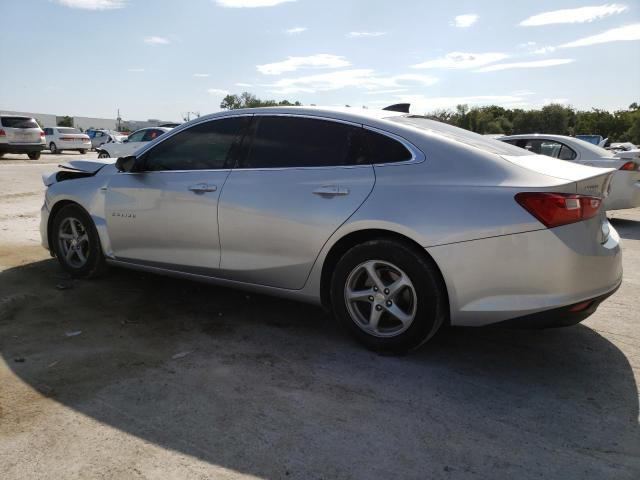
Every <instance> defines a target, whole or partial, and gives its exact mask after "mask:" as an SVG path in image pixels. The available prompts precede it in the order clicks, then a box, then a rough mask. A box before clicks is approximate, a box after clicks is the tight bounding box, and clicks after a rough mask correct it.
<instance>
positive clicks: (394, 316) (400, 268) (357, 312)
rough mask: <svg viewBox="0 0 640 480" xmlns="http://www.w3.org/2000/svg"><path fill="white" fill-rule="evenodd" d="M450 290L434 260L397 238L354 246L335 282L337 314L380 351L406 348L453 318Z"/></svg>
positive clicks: (333, 295)
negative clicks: (449, 309)
mask: <svg viewBox="0 0 640 480" xmlns="http://www.w3.org/2000/svg"><path fill="white" fill-rule="evenodd" d="M445 295H446V292H445V288H444V286H443V285H442V280H441V277H440V274H439V272H438V270H437V267H436V266H435V265H434V264H433V262H432V261H430V260H429V259H428V258H426V257H425V255H424V254H422V253H421V252H419V251H417V249H416V248H413V247H412V246H411V245H409V244H405V243H403V242H399V241H396V240H392V239H380V240H371V241H368V242H366V243H363V244H360V245H356V246H354V247H352V248H351V249H350V250H348V251H347V252H346V253H345V254H344V255H343V256H342V258H341V259H340V260H339V261H338V264H337V266H336V268H335V270H334V272H333V276H332V281H331V303H332V306H333V310H334V313H335V315H336V317H338V319H339V320H340V321H341V323H342V324H343V325H344V326H345V327H346V328H347V330H349V332H350V333H351V334H352V335H353V336H354V337H355V338H356V339H357V340H358V341H360V342H361V343H362V344H364V345H365V346H366V347H368V348H370V349H372V350H376V351H386V352H394V353H402V352H406V351H408V350H411V349H414V348H417V347H419V346H420V345H422V344H423V343H425V342H426V341H427V340H429V339H430V338H431V337H432V336H433V335H435V333H436V332H437V331H438V329H439V328H440V327H441V326H442V324H443V323H444V321H445V319H446V317H447V312H446V308H447V301H446V297H445Z"/></svg>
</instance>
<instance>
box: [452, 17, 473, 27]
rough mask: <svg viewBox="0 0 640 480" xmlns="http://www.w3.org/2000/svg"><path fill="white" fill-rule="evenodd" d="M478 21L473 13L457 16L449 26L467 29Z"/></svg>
mask: <svg viewBox="0 0 640 480" xmlns="http://www.w3.org/2000/svg"><path fill="white" fill-rule="evenodd" d="M477 21H478V15H476V14H475V13H467V14H465V15H458V16H457V17H455V18H454V19H453V21H452V22H451V25H453V26H454V27H458V28H468V27H470V26H471V25H473V24H474V23H476V22H477Z"/></svg>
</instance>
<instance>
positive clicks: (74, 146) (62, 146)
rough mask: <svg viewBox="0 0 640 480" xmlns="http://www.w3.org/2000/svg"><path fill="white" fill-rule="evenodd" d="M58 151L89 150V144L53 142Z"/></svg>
mask: <svg viewBox="0 0 640 480" xmlns="http://www.w3.org/2000/svg"><path fill="white" fill-rule="evenodd" d="M55 144H56V147H58V150H91V142H87V143H82V142H62V141H58V142H55Z"/></svg>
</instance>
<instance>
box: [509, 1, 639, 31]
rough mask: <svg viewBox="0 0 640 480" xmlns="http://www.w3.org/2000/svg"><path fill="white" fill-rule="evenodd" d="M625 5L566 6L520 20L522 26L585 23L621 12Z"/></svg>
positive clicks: (625, 8) (624, 9) (625, 7)
mask: <svg viewBox="0 0 640 480" xmlns="http://www.w3.org/2000/svg"><path fill="white" fill-rule="evenodd" d="M627 8H628V7H627V6H626V5H619V4H616V3H612V4H605V5H599V6H596V7H579V8H566V9H562V10H553V11H551V12H544V13H539V14H538V15H533V16H531V17H529V18H527V19H525V20H523V21H522V22H520V25H522V26H524V27H537V26H540V25H552V24H556V23H585V22H593V21H594V20H599V19H601V18H603V17H606V16H609V15H614V14H617V13H622V12H624V11H626V10H627Z"/></svg>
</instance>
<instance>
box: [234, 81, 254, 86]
mask: <svg viewBox="0 0 640 480" xmlns="http://www.w3.org/2000/svg"><path fill="white" fill-rule="evenodd" d="M236 87H253V85H251V84H250V83H242V82H240V83H236Z"/></svg>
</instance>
